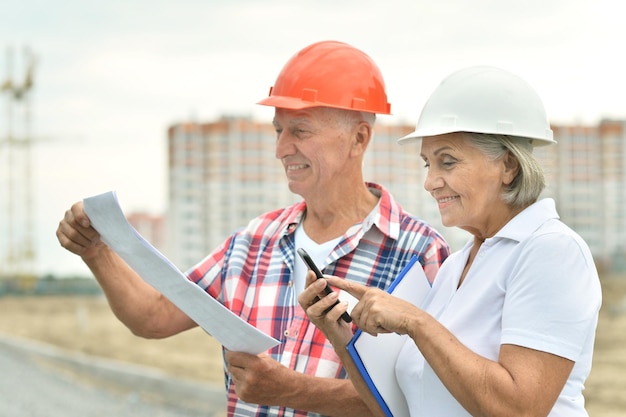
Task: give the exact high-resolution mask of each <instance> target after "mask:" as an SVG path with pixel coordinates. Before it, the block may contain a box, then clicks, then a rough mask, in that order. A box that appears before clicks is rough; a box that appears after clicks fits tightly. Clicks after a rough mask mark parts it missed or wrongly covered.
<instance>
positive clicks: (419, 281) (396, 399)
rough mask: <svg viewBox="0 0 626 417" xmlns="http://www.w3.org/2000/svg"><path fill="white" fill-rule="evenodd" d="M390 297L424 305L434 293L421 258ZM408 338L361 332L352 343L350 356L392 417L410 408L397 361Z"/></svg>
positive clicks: (406, 413) (400, 278)
mask: <svg viewBox="0 0 626 417" xmlns="http://www.w3.org/2000/svg"><path fill="white" fill-rule="evenodd" d="M387 292H389V293H390V294H393V295H394V296H396V297H398V298H401V299H403V300H406V301H409V302H411V303H413V304H414V305H416V306H420V305H421V304H422V302H423V300H424V298H425V297H426V296H427V295H428V293H429V292H430V282H429V281H428V279H427V278H426V275H425V274H424V271H423V269H422V266H421V264H420V263H419V262H418V258H417V256H413V257H412V258H411V260H410V261H409V263H408V264H407V265H406V266H405V267H404V268H403V269H402V271H401V272H400V274H399V275H398V277H397V278H396V279H395V280H394V282H393V283H392V284H391V286H390V287H389V289H388V290H387ZM407 340H408V336H407V335H399V334H396V333H385V334H379V335H378V336H377V337H374V336H371V335H369V334H367V333H364V332H363V331H362V330H361V329H357V331H356V332H355V334H354V336H353V337H352V339H351V340H350V342H348V345H347V349H348V353H349V354H350V356H351V357H352V360H353V361H354V363H355V365H356V366H357V368H358V370H359V372H360V373H361V376H362V377H363V379H364V380H365V382H366V383H367V386H368V387H369V389H370V391H371V392H372V394H373V396H374V398H376V401H377V402H378V404H379V405H380V407H381V409H382V410H383V411H384V412H385V415H386V416H388V417H408V416H409V409H408V404H407V403H406V399H405V398H404V395H403V394H402V392H401V390H400V387H399V385H398V382H397V380H396V377H395V362H396V358H397V356H398V354H399V353H400V350H401V349H402V346H403V345H404V343H405V342H406V341H407Z"/></svg>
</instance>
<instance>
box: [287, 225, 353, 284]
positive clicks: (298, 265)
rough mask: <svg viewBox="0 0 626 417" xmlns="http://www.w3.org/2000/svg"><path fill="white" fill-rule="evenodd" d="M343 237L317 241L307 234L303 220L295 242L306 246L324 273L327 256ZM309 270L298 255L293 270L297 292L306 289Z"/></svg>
mask: <svg viewBox="0 0 626 417" xmlns="http://www.w3.org/2000/svg"><path fill="white" fill-rule="evenodd" d="M341 237H342V236H339V237H338V238H335V239H332V240H329V241H328V242H324V243H321V244H319V243H316V242H315V241H314V240H312V239H311V238H310V237H309V235H307V234H306V232H305V231H304V227H302V222H300V224H299V225H298V227H297V229H296V235H295V244H296V248H304V250H305V251H307V253H308V254H309V255H310V256H311V259H313V262H315V265H317V267H318V268H319V270H320V271H322V273H323V272H324V271H323V270H324V267H325V266H326V258H328V255H330V252H331V251H332V250H333V249H335V246H337V243H339V240H340V239H341ZM308 270H309V268H308V267H307V266H306V264H305V263H304V261H303V260H302V259H300V257H298V258H297V259H296V262H295V265H294V272H293V276H294V285H295V288H296V294H300V293H301V292H302V291H303V290H304V284H305V281H306V273H307V271H308Z"/></svg>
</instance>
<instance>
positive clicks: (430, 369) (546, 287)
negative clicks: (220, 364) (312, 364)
mask: <svg viewBox="0 0 626 417" xmlns="http://www.w3.org/2000/svg"><path fill="white" fill-rule="evenodd" d="M416 139H420V140H421V155H422V158H423V159H424V161H425V164H426V168H427V170H428V175H427V177H426V181H425V184H424V186H425V188H426V189H427V190H428V191H429V192H430V193H431V195H432V196H433V197H434V198H435V199H436V200H437V204H438V207H439V211H440V214H441V218H442V222H443V224H444V225H445V226H456V227H460V228H462V229H464V230H466V231H468V232H470V233H471V234H472V235H473V236H472V238H471V239H470V240H469V241H468V242H467V244H466V245H465V247H464V248H463V249H461V250H460V251H458V252H456V253H454V254H453V255H451V256H450V257H449V258H448V259H447V260H446V261H445V262H444V264H443V266H442V268H441V269H440V271H439V273H438V274H437V277H436V279H435V282H434V284H433V287H432V289H431V290H430V293H429V294H428V295H427V296H426V299H425V300H424V302H423V304H422V305H421V308H418V307H416V306H414V305H412V304H410V303H407V302H404V301H402V300H399V299H397V298H394V297H393V296H391V295H389V294H388V293H386V292H384V291H381V290H379V289H375V288H366V287H363V286H361V285H359V284H356V283H352V282H350V281H348V280H343V279H339V278H336V277H327V281H328V282H329V284H330V285H332V286H334V287H337V288H339V289H342V290H344V291H347V292H349V293H350V294H352V295H353V296H355V297H356V298H357V299H359V302H358V304H357V305H356V306H355V307H354V309H353V310H352V312H351V315H352V317H353V320H354V323H355V324H356V325H357V326H358V327H360V328H361V329H363V331H365V332H368V333H370V334H378V333H388V332H396V333H400V334H407V335H409V338H407V343H406V344H405V346H404V348H403V350H402V352H401V354H400V355H399V356H398V358H397V361H396V376H397V379H398V381H399V384H400V387H401V389H402V391H403V394H404V396H405V398H406V399H407V402H408V404H409V408H410V410H411V415H412V416H446V417H448V416H467V415H474V416H478V415H480V416H547V415H549V416H568V417H576V416H587V413H586V411H585V409H584V398H583V395H582V390H583V384H584V382H585V380H586V378H587V376H588V375H589V372H590V369H591V360H592V354H593V343H594V337H595V329H596V325H597V320H598V312H599V309H600V304H601V289H600V283H599V279H598V275H597V272H596V269H595V266H594V262H593V259H592V257H591V253H590V251H589V248H588V247H587V245H586V244H585V242H584V241H583V240H582V239H581V238H580V236H578V235H577V234H576V233H575V232H574V231H572V230H571V229H570V228H568V227H567V226H566V225H565V224H563V223H562V222H560V221H559V220H558V214H557V212H556V209H555V203H554V201H553V200H552V199H548V198H546V199H542V200H539V201H538V198H539V195H540V193H541V191H542V190H543V188H544V185H545V183H544V176H543V172H542V170H541V167H540V166H539V164H538V163H537V160H536V159H535V158H534V156H533V155H532V149H533V146H540V145H544V144H551V143H554V141H553V139H552V131H551V130H550V126H549V123H548V120H547V117H546V114H545V110H544V107H543V104H542V102H541V100H540V99H539V97H538V96H537V95H536V93H535V92H534V90H533V89H532V88H531V87H530V86H529V85H528V84H527V83H526V82H525V81H523V80H521V79H520V78H519V77H517V76H515V75H513V74H510V73H508V72H506V71H502V70H500V69H497V68H492V67H471V68H467V69H464V70H460V71H458V72H456V73H453V74H452V75H450V76H449V77H447V78H446V79H445V80H444V81H443V82H442V83H441V84H440V86H439V87H438V88H437V89H436V90H435V91H434V93H433V94H432V95H431V97H430V98H429V100H428V102H427V103H426V105H425V107H424V109H423V110H422V114H421V116H420V119H419V121H418V123H417V128H416V130H415V132H413V133H411V134H410V135H408V136H406V137H404V138H402V139H400V141H408V140H416ZM348 278H349V277H348ZM325 282H326V280H319V281H318V282H315V281H314V277H313V276H312V275H311V274H309V276H308V277H307V284H309V286H308V288H307V290H306V291H305V292H304V293H302V295H301V296H300V298H299V301H300V304H301V305H302V306H303V308H305V309H306V311H307V314H308V315H309V317H310V319H311V320H312V321H313V322H314V323H315V324H316V325H317V326H318V327H320V328H321V329H322V330H323V331H324V333H325V334H326V336H327V337H328V339H329V340H330V341H331V342H332V343H333V346H334V347H335V350H336V351H337V353H338V354H339V355H340V356H341V358H342V360H343V361H344V364H345V365H346V368H347V369H348V370H349V373H350V377H351V379H352V381H353V383H354V385H355V386H356V388H357V390H358V391H359V393H360V395H361V397H362V399H363V400H364V401H365V402H366V403H367V405H368V406H369V408H370V410H372V412H373V414H377V415H381V414H382V410H381V409H380V407H379V406H378V404H377V403H376V401H375V400H374V398H373V396H372V395H371V393H370V392H369V390H368V388H367V386H366V384H365V383H364V382H363V379H362V378H361V376H360V374H359V373H358V370H357V369H356V367H355V366H354V363H353V362H352V360H351V358H350V356H349V355H348V353H347V351H346V349H345V346H346V343H347V342H348V341H349V340H350V339H351V337H352V329H351V328H350V326H349V325H347V324H346V323H345V322H343V321H342V320H338V319H339V317H340V315H341V314H342V313H343V312H344V311H346V309H347V305H346V304H344V303H340V304H338V305H337V306H335V307H334V308H333V309H332V310H330V311H329V312H328V313H325V310H326V309H327V308H328V307H329V306H331V305H332V304H333V303H334V301H335V300H336V299H337V296H336V294H331V295H329V296H326V297H324V296H323V294H322V293H320V291H321V288H322V287H323V285H324V284H325ZM316 296H319V301H317V299H316V298H315V297H316Z"/></svg>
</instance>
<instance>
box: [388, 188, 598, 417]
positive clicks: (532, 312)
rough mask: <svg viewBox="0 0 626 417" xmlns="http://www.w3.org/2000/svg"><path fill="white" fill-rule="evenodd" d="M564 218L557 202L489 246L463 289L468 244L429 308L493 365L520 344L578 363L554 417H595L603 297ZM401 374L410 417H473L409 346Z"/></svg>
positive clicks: (438, 283)
mask: <svg viewBox="0 0 626 417" xmlns="http://www.w3.org/2000/svg"><path fill="white" fill-rule="evenodd" d="M558 219H559V216H558V214H557V212H556V209H555V204H554V200H552V199H544V200H541V201H539V202H537V203H535V204H533V205H532V206H530V207H528V208H527V209H525V210H524V211H523V212H521V213H520V214H518V215H517V216H516V217H515V218H513V219H512V220H511V221H510V222H509V223H507V224H506V225H505V226H504V227H503V228H502V229H501V230H500V231H499V232H498V233H497V234H496V235H495V236H494V237H492V238H489V239H486V240H485V242H484V243H483V244H482V246H481V247H480V250H479V251H478V253H477V255H476V258H475V259H474V262H473V264H472V267H471V269H470V270H469V272H468V274H467V276H466V277H465V280H464V281H463V284H462V285H461V287H460V288H459V289H458V290H457V286H458V282H459V279H460V277H461V272H462V271H463V268H464V266H465V264H466V262H467V259H468V255H469V252H470V249H471V247H472V244H473V240H472V239H470V241H469V242H468V243H467V244H466V245H465V247H464V248H463V249H462V250H461V251H458V252H456V253H454V254H452V255H451V256H450V257H449V258H448V259H446V261H445V262H444V263H443V266H442V268H441V269H440V270H439V273H438V274H437V278H436V279H435V282H434V285H433V288H432V290H431V292H430V294H429V295H428V296H427V298H426V300H425V301H424V310H425V311H427V312H428V313H430V314H431V315H433V317H435V318H436V319H437V320H438V321H439V322H440V323H441V324H443V325H444V326H445V327H446V328H447V329H449V330H450V331H451V332H452V333H453V334H454V335H455V336H456V337H457V338H458V339H459V340H460V342H461V343H463V344H464V345H465V346H467V347H468V348H470V349H471V350H473V351H474V352H476V353H478V354H479V355H481V356H484V357H486V358H488V359H491V360H494V361H497V359H498V353H499V350H500V345H502V344H514V345H518V346H524V347H528V348H532V349H535V350H540V351H544V352H549V353H552V354H555V355H558V356H562V357H565V358H567V359H570V360H572V361H574V362H575V365H574V369H573V370H572V373H571V374H570V376H569V379H568V380H567V383H566V385H565V387H564V389H563V391H562V392H561V394H560V396H559V398H558V400H557V402H556V404H555V406H554V408H553V409H552V412H551V413H550V416H551V417H556V416H567V417H578V416H587V412H586V411H585V409H584V398H583V396H582V390H583V384H584V381H585V380H586V379H587V376H588V375H589V372H590V370H591V360H592V354H593V342H594V336H595V329H596V325H597V321H598V312H599V309H600V304H601V298H602V293H601V289H600V281H599V279H598V275H597V271H596V268H595V265H594V262H593V258H592V256H591V252H590V251H589V248H588V246H587V244H586V243H585V242H584V241H583V240H582V239H581V237H580V236H578V234H576V233H575V232H574V231H573V230H571V229H570V228H568V227H567V226H566V225H565V224H563V223H562V222H561V221H560V220H558ZM396 374H397V377H398V381H399V383H400V386H401V387H402V390H403V392H404V395H405V397H406V398H407V401H408V402H409V408H410V409H411V416H429V417H431V416H447V417H452V416H469V414H468V413H467V411H465V409H463V407H462V406H461V405H460V404H459V403H458V402H457V401H456V400H455V399H454V397H452V395H451V394H450V393H449V392H448V390H447V389H446V388H445V386H444V385H443V384H442V383H441V381H439V379H438V378H437V376H436V375H435V373H434V371H433V370H432V369H431V368H430V366H429V365H428V363H427V362H426V361H425V360H424V357H423V356H422V355H421V353H420V352H419V350H418V349H417V347H416V346H415V343H414V342H413V340H412V339H410V338H409V339H408V341H407V343H406V345H405V346H404V349H403V351H402V353H401V354H400V356H399V358H398V361H397V363H396Z"/></svg>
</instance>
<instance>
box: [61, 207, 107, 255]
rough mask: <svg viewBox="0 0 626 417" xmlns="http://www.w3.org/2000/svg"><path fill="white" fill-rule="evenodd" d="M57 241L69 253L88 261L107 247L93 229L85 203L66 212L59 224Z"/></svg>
mask: <svg viewBox="0 0 626 417" xmlns="http://www.w3.org/2000/svg"><path fill="white" fill-rule="evenodd" d="M57 239H58V240H59V243H60V244H61V246H63V247H64V248H65V249H67V250H68V251H70V252H72V253H74V254H76V255H79V256H80V257H82V258H83V259H85V260H87V259H89V258H92V257H94V256H96V254H97V253H98V252H99V251H100V250H101V249H103V248H106V245H105V244H104V243H102V242H101V241H100V234H99V233H98V232H97V231H96V229H94V228H93V227H91V222H90V221H89V218H88V217H87V214H85V210H84V209H83V202H82V201H79V202H78V203H75V204H74V205H73V206H72V207H71V208H70V209H69V210H67V211H66V212H65V217H63V219H62V220H61V221H60V222H59V227H58V228H57Z"/></svg>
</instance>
